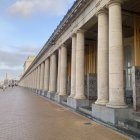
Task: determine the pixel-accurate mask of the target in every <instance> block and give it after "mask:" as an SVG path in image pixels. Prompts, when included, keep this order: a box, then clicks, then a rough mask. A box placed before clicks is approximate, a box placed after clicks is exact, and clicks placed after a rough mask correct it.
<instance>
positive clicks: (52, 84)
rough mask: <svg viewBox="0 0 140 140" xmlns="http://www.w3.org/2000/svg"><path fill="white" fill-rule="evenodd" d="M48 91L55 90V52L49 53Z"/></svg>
mask: <svg viewBox="0 0 140 140" xmlns="http://www.w3.org/2000/svg"><path fill="white" fill-rule="evenodd" d="M50 59H51V61H50V62H51V66H50V83H49V92H56V82H57V81H56V54H55V53H53V54H52V55H51V58H50Z"/></svg>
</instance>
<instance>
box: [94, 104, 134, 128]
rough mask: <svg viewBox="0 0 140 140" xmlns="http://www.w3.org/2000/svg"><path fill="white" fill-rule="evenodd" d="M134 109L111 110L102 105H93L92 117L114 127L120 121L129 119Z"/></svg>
mask: <svg viewBox="0 0 140 140" xmlns="http://www.w3.org/2000/svg"><path fill="white" fill-rule="evenodd" d="M131 112H132V109H129V108H119V109H117V108H109V107H106V106H102V105H97V104H92V117H94V118H96V119H98V120H101V121H103V122H106V123H111V124H112V125H115V124H118V122H119V121H125V120H127V119H129V117H130V115H129V114H130V113H131Z"/></svg>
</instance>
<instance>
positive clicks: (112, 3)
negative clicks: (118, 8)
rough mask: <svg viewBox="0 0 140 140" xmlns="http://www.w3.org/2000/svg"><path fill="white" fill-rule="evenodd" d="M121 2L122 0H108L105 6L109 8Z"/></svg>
mask: <svg viewBox="0 0 140 140" xmlns="http://www.w3.org/2000/svg"><path fill="white" fill-rule="evenodd" d="M122 3H123V0H110V1H109V3H108V4H107V5H106V7H107V8H109V7H110V6H112V5H121V4H122Z"/></svg>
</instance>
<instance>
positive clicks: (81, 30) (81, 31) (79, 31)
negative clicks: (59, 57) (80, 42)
mask: <svg viewBox="0 0 140 140" xmlns="http://www.w3.org/2000/svg"><path fill="white" fill-rule="evenodd" d="M85 31H86V30H85V29H78V30H77V33H85Z"/></svg>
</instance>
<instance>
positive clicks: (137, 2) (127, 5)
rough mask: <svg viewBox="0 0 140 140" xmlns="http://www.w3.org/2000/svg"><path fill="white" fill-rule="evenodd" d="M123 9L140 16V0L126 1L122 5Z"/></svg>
mask: <svg viewBox="0 0 140 140" xmlns="http://www.w3.org/2000/svg"><path fill="white" fill-rule="evenodd" d="M122 9H124V10H127V11H128V12H132V13H137V14H139V15H140V0H126V1H125V2H124V3H123V5H122Z"/></svg>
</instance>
